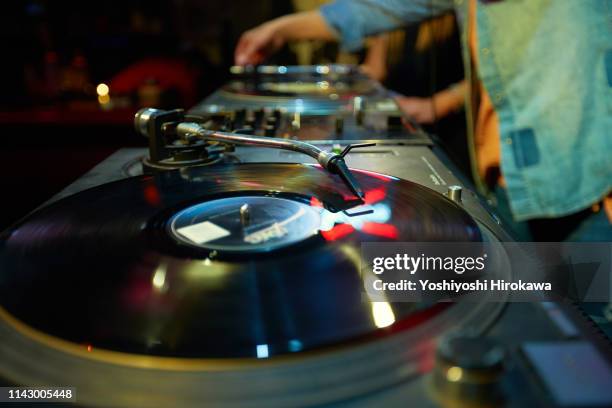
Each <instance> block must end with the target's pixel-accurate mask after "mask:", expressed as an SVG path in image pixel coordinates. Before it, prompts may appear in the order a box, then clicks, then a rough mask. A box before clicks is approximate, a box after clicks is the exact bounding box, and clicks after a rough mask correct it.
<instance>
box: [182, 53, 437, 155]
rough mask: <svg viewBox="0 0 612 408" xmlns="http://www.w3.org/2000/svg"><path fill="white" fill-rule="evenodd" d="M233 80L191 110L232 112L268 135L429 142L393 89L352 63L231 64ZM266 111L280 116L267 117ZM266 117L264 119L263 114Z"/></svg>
mask: <svg viewBox="0 0 612 408" xmlns="http://www.w3.org/2000/svg"><path fill="white" fill-rule="evenodd" d="M231 72H232V78H231V80H230V81H229V82H228V83H227V84H226V85H224V86H223V87H222V88H221V89H219V90H218V91H216V92H214V93H213V94H212V95H210V96H209V97H208V98H206V99H205V100H204V101H202V102H201V103H199V104H197V105H196V106H194V107H193V108H192V109H191V110H190V111H189V113H190V114H193V115H197V116H209V115H211V114H232V115H234V117H235V120H237V121H238V123H239V124H243V125H244V124H250V125H251V126H253V127H256V126H254V125H255V124H260V125H261V131H262V132H263V133H267V135H268V136H272V135H274V136H277V137H293V138H297V139H301V140H327V141H329V140H337V141H349V140H376V141H378V143H386V142H387V141H390V142H391V143H394V144H395V143H397V142H399V141H401V142H402V143H406V144H431V140H430V139H429V137H428V136H427V135H426V134H425V133H424V132H423V131H422V130H421V129H420V128H419V126H418V125H417V124H416V123H414V122H413V121H412V120H411V119H410V118H407V117H404V116H403V115H402V113H401V112H400V111H399V109H398V108H397V105H396V104H395V102H394V101H393V95H392V93H390V92H389V91H387V90H386V89H384V88H383V87H382V86H381V85H380V84H379V83H377V82H376V81H374V80H372V79H370V78H369V77H368V76H366V75H365V74H364V73H362V72H361V71H360V70H359V68H358V67H355V66H350V65H339V64H335V65H334V64H332V65H317V66H257V67H233V68H232V70H231ZM267 117H274V118H276V122H273V123H268V122H267V121H266V120H267ZM262 118H264V121H261V119H262Z"/></svg>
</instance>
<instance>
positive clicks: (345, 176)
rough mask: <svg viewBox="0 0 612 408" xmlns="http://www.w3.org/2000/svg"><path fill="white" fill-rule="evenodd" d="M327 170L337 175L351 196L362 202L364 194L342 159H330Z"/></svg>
mask: <svg viewBox="0 0 612 408" xmlns="http://www.w3.org/2000/svg"><path fill="white" fill-rule="evenodd" d="M328 170H329V171H331V172H332V173H335V174H337V175H339V176H340V178H341V179H342V181H344V184H346V186H347V187H348V188H349V189H350V190H351V191H352V192H353V194H355V195H356V196H357V197H359V198H360V199H362V200H363V198H364V197H365V194H364V192H363V190H362V189H361V186H360V185H359V183H358V182H357V180H356V179H355V176H354V175H353V173H351V171H350V170H349V168H348V167H347V165H346V163H345V161H344V159H343V158H342V157H340V156H338V157H337V158H334V159H332V160H331V161H330V163H329V165H328Z"/></svg>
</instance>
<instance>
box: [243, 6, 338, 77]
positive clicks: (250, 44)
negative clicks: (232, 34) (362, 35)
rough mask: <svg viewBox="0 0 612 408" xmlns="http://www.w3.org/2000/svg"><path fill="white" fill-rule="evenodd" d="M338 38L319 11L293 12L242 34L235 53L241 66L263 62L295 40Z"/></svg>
mask: <svg viewBox="0 0 612 408" xmlns="http://www.w3.org/2000/svg"><path fill="white" fill-rule="evenodd" d="M306 39H311V40H328V41H330V40H337V39H338V36H337V34H336V33H335V32H334V31H333V30H332V29H331V28H330V26H329V25H327V23H326V22H325V20H324V19H323V17H322V16H321V14H320V13H319V12H318V11H317V10H315V11H306V12H302V13H295V14H289V15H286V16H283V17H279V18H277V19H274V20H271V21H268V22H267V23H264V24H262V25H260V26H259V27H255V28H254V29H252V30H249V31H247V32H245V33H244V34H242V36H241V37H240V41H238V46H237V47H236V51H235V53H234V59H235V62H236V64H238V65H247V64H259V63H261V62H262V61H263V60H264V59H265V58H266V57H267V56H268V55H270V54H272V53H274V52H275V51H277V50H278V49H279V48H281V47H282V46H283V45H284V44H285V43H286V42H287V41H291V40H306Z"/></svg>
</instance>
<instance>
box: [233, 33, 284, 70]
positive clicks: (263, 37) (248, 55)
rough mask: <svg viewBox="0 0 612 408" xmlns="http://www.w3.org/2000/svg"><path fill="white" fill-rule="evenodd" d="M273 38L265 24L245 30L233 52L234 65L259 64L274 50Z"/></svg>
mask: <svg viewBox="0 0 612 408" xmlns="http://www.w3.org/2000/svg"><path fill="white" fill-rule="evenodd" d="M274 43H275V39H274V36H273V34H272V33H271V32H270V30H269V29H268V27H267V26H266V25H263V26H260V27H257V28H254V29H253V30H249V31H247V32H245V33H244V34H243V35H242V36H241V37H240V40H239V41H238V45H237V46H236V50H235V52H234V61H235V63H236V65H257V64H260V63H261V62H262V61H263V60H264V59H265V58H266V57H267V56H268V54H269V53H270V52H272V51H274Z"/></svg>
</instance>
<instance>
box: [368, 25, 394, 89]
mask: <svg viewBox="0 0 612 408" xmlns="http://www.w3.org/2000/svg"><path fill="white" fill-rule="evenodd" d="M388 41H389V39H388V36H387V35H386V34H381V35H378V36H376V37H373V38H370V39H369V41H368V52H367V54H366V56H365V59H364V61H363V64H362V65H361V69H362V70H363V71H364V72H365V73H366V74H367V75H369V76H370V78H373V79H375V80H377V81H379V82H381V81H382V80H383V79H385V77H386V76H387V48H388Z"/></svg>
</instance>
